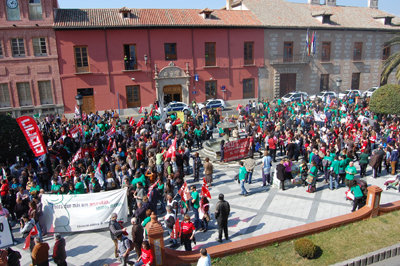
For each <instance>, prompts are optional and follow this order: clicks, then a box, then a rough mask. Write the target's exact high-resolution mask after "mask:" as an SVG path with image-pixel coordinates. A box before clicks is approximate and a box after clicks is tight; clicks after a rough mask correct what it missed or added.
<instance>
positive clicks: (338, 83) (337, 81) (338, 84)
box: [336, 78, 342, 92]
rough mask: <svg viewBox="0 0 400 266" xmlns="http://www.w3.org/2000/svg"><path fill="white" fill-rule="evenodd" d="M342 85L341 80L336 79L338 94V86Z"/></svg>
mask: <svg viewBox="0 0 400 266" xmlns="http://www.w3.org/2000/svg"><path fill="white" fill-rule="evenodd" d="M341 85H342V79H341V78H337V79H336V87H337V89H338V92H340V86H341Z"/></svg>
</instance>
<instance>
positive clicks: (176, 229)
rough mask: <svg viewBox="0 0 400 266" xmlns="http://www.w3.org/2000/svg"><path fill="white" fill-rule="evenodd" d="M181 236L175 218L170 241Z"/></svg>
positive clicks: (177, 221)
mask: <svg viewBox="0 0 400 266" xmlns="http://www.w3.org/2000/svg"><path fill="white" fill-rule="evenodd" d="M180 234H181V227H180V226H179V218H176V222H175V224H174V228H173V229H172V232H171V239H177V238H178V236H180Z"/></svg>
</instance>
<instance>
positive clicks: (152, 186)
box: [147, 181, 158, 197]
mask: <svg viewBox="0 0 400 266" xmlns="http://www.w3.org/2000/svg"><path fill="white" fill-rule="evenodd" d="M157 184H158V181H157V182H155V183H154V184H153V185H151V186H150V187H149V192H147V197H150V192H151V191H152V190H153V189H154V188H155V187H156V186H157Z"/></svg>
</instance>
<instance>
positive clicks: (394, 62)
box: [381, 33, 400, 85]
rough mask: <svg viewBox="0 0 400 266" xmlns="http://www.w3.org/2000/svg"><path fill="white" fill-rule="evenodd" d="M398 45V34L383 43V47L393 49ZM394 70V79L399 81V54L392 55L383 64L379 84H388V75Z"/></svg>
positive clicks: (399, 34) (399, 38)
mask: <svg viewBox="0 0 400 266" xmlns="http://www.w3.org/2000/svg"><path fill="white" fill-rule="evenodd" d="M396 45H397V46H398V45H400V33H398V34H396V35H395V36H394V37H393V38H392V39H390V40H389V41H388V42H386V43H385V47H394V46H396ZM396 68H397V70H396V73H395V77H396V79H397V80H399V81H400V52H396V53H393V54H392V55H390V56H389V58H388V59H386V60H385V62H383V68H382V73H381V84H382V85H384V84H386V83H387V82H388V78H389V75H390V73H392V72H393V70H395V69H396Z"/></svg>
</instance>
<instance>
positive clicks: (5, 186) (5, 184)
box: [0, 179, 10, 203]
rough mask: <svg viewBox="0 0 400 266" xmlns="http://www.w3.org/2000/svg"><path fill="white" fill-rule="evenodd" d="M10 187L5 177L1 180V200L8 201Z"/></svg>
mask: <svg viewBox="0 0 400 266" xmlns="http://www.w3.org/2000/svg"><path fill="white" fill-rule="evenodd" d="M9 189H10V187H9V186H8V181H7V180H6V179H3V180H2V181H1V188H0V195H1V202H3V203H5V202H6V201H7V194H8V190H9Z"/></svg>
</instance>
